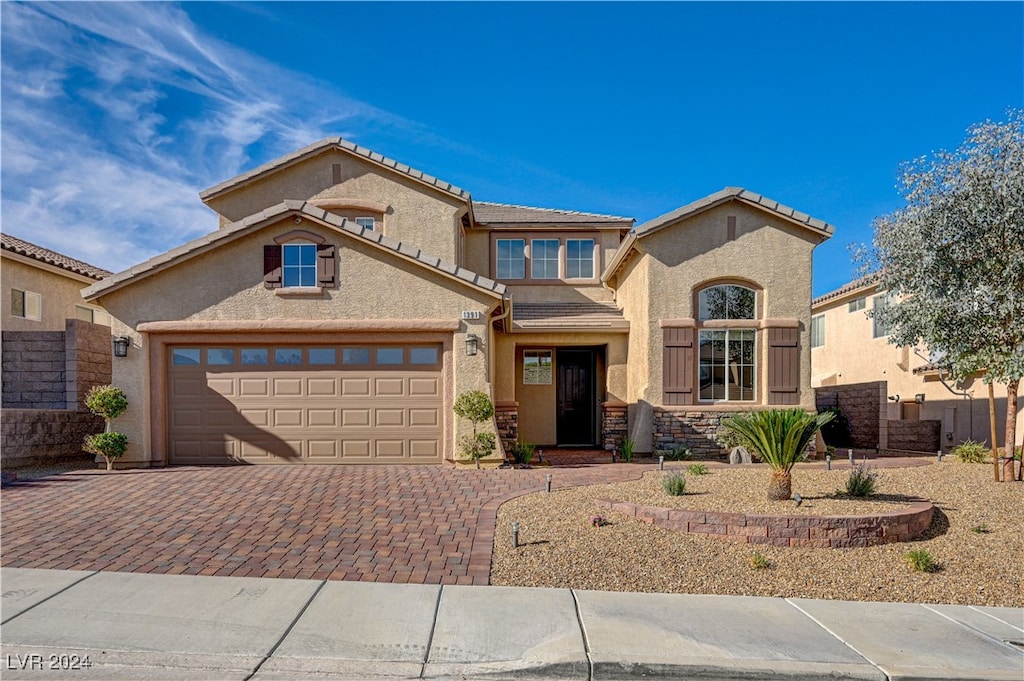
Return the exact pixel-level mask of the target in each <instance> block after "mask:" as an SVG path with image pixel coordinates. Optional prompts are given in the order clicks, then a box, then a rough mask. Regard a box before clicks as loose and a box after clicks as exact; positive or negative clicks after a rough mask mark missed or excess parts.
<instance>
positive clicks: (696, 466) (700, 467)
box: [686, 463, 708, 475]
mask: <svg viewBox="0 0 1024 681" xmlns="http://www.w3.org/2000/svg"><path fill="white" fill-rule="evenodd" d="M686 470H687V471H689V472H690V475H707V474H708V467H707V466H705V465H704V464H702V463H691V464H690V465H689V466H687V468H686Z"/></svg>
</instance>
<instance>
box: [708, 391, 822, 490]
mask: <svg viewBox="0 0 1024 681" xmlns="http://www.w3.org/2000/svg"><path fill="white" fill-rule="evenodd" d="M831 420H832V414H830V413H827V412H826V413H822V414H810V413H808V412H806V411H804V410H803V409H800V408H794V409H769V410H767V411H755V412H752V413H750V414H738V415H736V416H730V417H728V418H724V419H722V425H723V426H724V427H725V428H726V429H727V430H728V431H729V432H731V433H733V434H735V435H736V437H737V439H739V440H741V441H742V442H743V444H744V446H746V447H747V449H749V450H751V452H752V453H756V455H757V456H758V457H759V458H760V459H761V460H762V461H764V462H765V463H766V464H768V465H769V466H770V467H771V469H772V477H771V481H770V482H769V483H768V500H769V501H785V500H787V499H789V498H790V497H792V496H793V478H792V474H791V471H792V470H793V466H794V465H796V463H797V462H799V461H803V460H804V458H805V457H806V456H807V446H808V445H809V444H810V443H811V441H813V440H814V435H815V433H817V432H818V430H819V429H820V428H821V427H822V426H823V425H825V424H826V423H828V422H829V421H831Z"/></svg>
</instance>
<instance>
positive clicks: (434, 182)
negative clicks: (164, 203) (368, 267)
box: [199, 137, 470, 203]
mask: <svg viewBox="0 0 1024 681" xmlns="http://www.w3.org/2000/svg"><path fill="white" fill-rule="evenodd" d="M330 149H338V150H340V151H343V152H346V153H349V154H352V155H353V156H357V157H359V158H361V159H363V160H365V161H370V162H372V163H374V164H376V165H378V166H380V167H382V168H386V169H388V170H390V171H392V172H396V173H399V174H402V175H405V176H407V177H411V178H412V179H414V180H416V181H418V182H420V183H422V184H425V185H427V186H428V187H431V188H433V189H437V190H439V191H441V192H444V193H445V194H449V195H451V196H454V197H455V198H457V199H459V200H461V201H469V199H470V196H469V192H467V191H466V190H464V189H461V188H459V187H456V186H455V185H453V184H451V183H450V182H445V181H444V180H440V179H438V178H436V177H434V176H433V175H428V174H426V173H424V172H422V171H420V170H416V169H415V168H410V167H409V166H407V165H405V164H404V163H399V162H398V161H395V160H394V159H390V158H388V157H387V156H382V155H380V154H378V153H377V152H375V151H371V150H370V149H367V148H366V147H361V146H359V145H358V144H354V143H352V142H349V141H348V140H346V139H344V138H342V137H326V138H324V139H322V140H320V141H318V142H314V143H313V144H310V145H309V146H307V147H303V148H302V149H299V150H297V151H293V152H291V153H290V154H285V155H284V156H281V157H280V158H276V159H274V160H273V161H270V162H269V163H264V164H263V165H261V166H259V167H257V168H253V169H252V170H250V171H248V172H245V173H242V174H241V175H236V176H235V177H233V178H231V179H230V180H225V181H224V182H221V183H220V184H217V185H214V186H213V187H210V188H209V189H204V190H203V191H201V192H199V198H200V199H202V200H203V202H204V203H205V202H207V201H209V200H210V199H213V198H216V197H218V196H223V195H224V194H227V193H229V192H231V191H232V190H234V189H236V188H238V187H241V186H242V185H245V184H248V183H249V182H252V181H254V180H257V179H259V178H262V177H266V176H267V175H270V174H272V173H276V172H278V171H281V170H283V169H285V168H287V167H288V166H291V165H294V164H296V163H299V162H301V161H304V160H306V159H307V158H311V157H313V156H316V155H317V154H321V153H323V152H325V151H328V150H330Z"/></svg>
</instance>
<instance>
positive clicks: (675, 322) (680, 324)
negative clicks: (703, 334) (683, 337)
mask: <svg viewBox="0 0 1024 681" xmlns="http://www.w3.org/2000/svg"><path fill="white" fill-rule="evenodd" d="M658 326H659V327H661V328H663V329H692V328H693V327H695V326H697V320H696V319H694V318H693V317H684V318H682V319H659V320H658Z"/></svg>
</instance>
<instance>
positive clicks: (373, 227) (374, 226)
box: [355, 215, 377, 231]
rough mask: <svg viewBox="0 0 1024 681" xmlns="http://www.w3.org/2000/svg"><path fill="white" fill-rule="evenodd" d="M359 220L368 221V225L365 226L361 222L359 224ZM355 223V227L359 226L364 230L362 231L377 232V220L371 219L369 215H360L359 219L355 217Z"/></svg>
mask: <svg viewBox="0 0 1024 681" xmlns="http://www.w3.org/2000/svg"><path fill="white" fill-rule="evenodd" d="M360 220H362V221H363V222H365V221H367V220H369V221H370V224H369V225H365V224H363V222H360ZM355 223H356V224H357V225H359V226H360V227H362V228H364V229H369V230H373V231H377V218H375V217H372V216H370V215H360V216H359V217H357V218H356V219H355Z"/></svg>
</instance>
